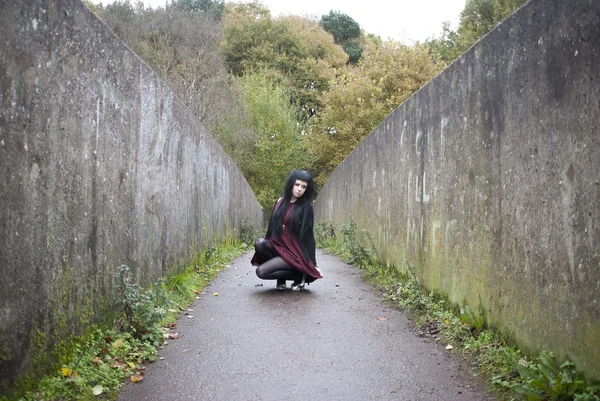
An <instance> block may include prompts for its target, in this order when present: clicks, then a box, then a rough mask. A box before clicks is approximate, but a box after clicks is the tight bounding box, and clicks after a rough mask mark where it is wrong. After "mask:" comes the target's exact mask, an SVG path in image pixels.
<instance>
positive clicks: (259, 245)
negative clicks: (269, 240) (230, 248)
mask: <svg viewBox="0 0 600 401" xmlns="http://www.w3.org/2000/svg"><path fill="white" fill-rule="evenodd" d="M265 241H266V240H265V239H264V238H257V239H256V241H254V248H256V250H257V251H259V250H260V251H262V250H263V249H264V247H265Z"/></svg>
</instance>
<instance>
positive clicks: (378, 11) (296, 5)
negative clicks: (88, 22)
mask: <svg viewBox="0 0 600 401" xmlns="http://www.w3.org/2000/svg"><path fill="white" fill-rule="evenodd" d="M92 1H94V2H96V3H104V4H106V3H107V2H108V3H110V2H111V1H110V0H92ZM143 1H144V3H145V4H148V5H151V6H152V7H157V6H161V7H164V5H165V1H167V0H143ZM169 1H170V0H169ZM227 1H228V0H227ZM261 2H262V3H263V4H264V5H265V6H267V7H268V8H269V10H271V14H272V15H273V16H275V17H276V16H278V15H281V14H294V15H300V16H304V15H315V16H317V17H320V16H321V15H323V14H327V13H329V11H330V10H336V11H340V12H342V13H344V14H348V15H349V16H350V17H352V18H353V19H354V20H355V21H356V22H358V23H359V25H360V27H361V28H362V29H363V30H364V31H365V32H367V33H374V34H378V35H380V36H381V37H382V38H383V39H388V38H392V39H396V40H401V41H403V42H405V43H412V42H414V41H417V40H419V41H423V40H425V39H427V38H428V37H432V36H439V35H440V34H441V32H442V22H444V21H450V23H451V24H452V26H453V27H454V28H456V26H457V25H458V19H459V15H460V12H461V10H462V9H463V7H464V5H465V0H362V1H356V0H262V1H261ZM132 3H135V0H132Z"/></svg>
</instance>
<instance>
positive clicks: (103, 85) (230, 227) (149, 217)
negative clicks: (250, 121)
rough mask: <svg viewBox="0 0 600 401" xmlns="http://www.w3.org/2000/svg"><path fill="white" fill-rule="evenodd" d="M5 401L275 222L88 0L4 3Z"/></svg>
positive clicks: (0, 143)
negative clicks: (131, 306) (185, 273)
mask: <svg viewBox="0 0 600 401" xmlns="http://www.w3.org/2000/svg"><path fill="white" fill-rule="evenodd" d="M0 204H1V205H2V207H1V208H0V288H2V290H1V295H0V378H1V379H0V393H3V392H4V390H5V389H6V388H7V386H8V384H9V383H10V381H11V379H12V378H13V377H14V376H15V375H18V374H20V373H22V372H28V369H29V368H30V367H31V365H32V360H33V358H35V357H36V356H37V355H39V354H40V353H41V354H42V355H43V354H45V351H46V350H47V349H49V347H50V345H51V344H52V343H53V341H54V340H55V339H60V338H63V337H64V336H65V335H68V334H76V333H81V329H82V327H84V326H85V325H86V324H87V323H89V322H92V321H98V320H99V319H101V318H102V317H103V316H105V315H104V313H105V312H106V311H107V310H110V308H111V305H112V303H113V297H114V295H115V294H114V288H113V287H114V277H113V273H114V270H115V267H117V266H119V265H121V264H127V265H129V266H130V267H131V269H132V271H133V272H134V275H135V278H136V279H137V281H138V282H140V283H148V282H150V281H155V280H156V279H158V278H159V277H161V276H162V275H163V274H165V273H167V271H168V270H170V269H175V268H177V267H179V266H181V263H183V262H185V261H187V260H189V259H190V258H191V256H192V255H193V253H194V252H199V251H201V250H202V248H203V246H204V245H205V244H206V243H207V242H208V241H213V240H218V239H219V238H223V237H224V236H225V235H226V234H227V233H228V232H229V233H232V234H233V233H235V231H236V230H239V228H240V226H241V224H242V222H243V221H244V220H245V219H246V218H248V221H247V223H248V225H249V226H254V227H262V224H263V223H262V211H261V208H260V206H259V204H258V202H257V201H256V199H255V197H254V195H253V193H252V191H251V189H250V187H249V185H248V184H247V182H246V181H245V179H244V178H243V176H242V175H241V173H240V171H239V170H238V168H237V166H236V165H235V164H234V163H233V161H232V160H231V159H230V158H229V157H228V156H227V155H226V154H225V153H224V151H223V150H222V149H221V148H220V146H219V145H218V144H217V143H216V142H215V140H214V139H213V138H212V137H211V135H210V134H209V133H208V132H207V131H206V129H205V128H204V127H203V126H202V125H201V124H200V123H199V122H198V121H197V119H195V118H194V116H193V115H192V114H191V113H190V111H189V110H188V109H187V108H186V107H185V106H184V105H183V104H182V103H181V102H180V101H179V100H178V99H176V98H175V97H174V96H173V93H172V92H171V91H170V90H169V89H168V88H167V87H166V86H165V85H164V84H163V83H161V82H160V81H159V80H158V79H157V77H156V76H155V75H154V74H153V73H152V72H151V71H150V70H149V69H148V68H147V66H146V65H145V64H144V63H142V62H141V61H140V60H139V59H138V58H137V56H135V55H134V54H133V53H132V52H131V51H130V50H129V49H128V48H127V47H126V46H125V45H124V44H123V43H122V42H121V41H120V40H119V39H118V38H117V37H116V36H114V35H113V34H112V32H110V30H109V29H108V28H107V27H106V26H104V24H102V23H101V22H100V21H99V20H98V19H97V18H96V17H95V16H94V15H93V14H92V13H91V12H90V11H89V10H88V9H87V8H86V7H85V6H84V5H83V4H82V3H81V2H80V1H78V0H61V1H43V0H36V1H2V2H0Z"/></svg>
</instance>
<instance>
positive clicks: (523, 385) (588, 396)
mask: <svg viewBox="0 0 600 401" xmlns="http://www.w3.org/2000/svg"><path fill="white" fill-rule="evenodd" d="M516 369H517V372H518V373H519V380H518V381H516V382H509V381H502V382H500V383H499V384H501V385H504V386H506V387H509V388H512V389H513V390H515V391H516V392H517V393H519V394H521V395H522V396H523V398H524V399H526V400H528V401H542V400H552V401H569V400H580V401H583V400H594V401H598V400H599V399H600V383H598V382H593V383H588V382H587V381H586V379H585V377H584V376H583V374H582V373H581V372H580V371H578V370H577V369H576V368H575V365H574V364H573V363H572V362H569V361H565V362H563V363H562V364H561V365H558V364H557V363H556V361H555V359H554V356H553V355H552V353H550V352H542V353H540V355H539V357H538V358H536V360H534V361H530V362H528V361H527V360H525V359H521V360H519V363H518V364H517V365H516Z"/></svg>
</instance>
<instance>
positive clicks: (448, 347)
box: [446, 344, 454, 349]
mask: <svg viewBox="0 0 600 401" xmlns="http://www.w3.org/2000/svg"><path fill="white" fill-rule="evenodd" d="M452 348H454V347H453V346H451V345H450V344H448V345H446V349H452Z"/></svg>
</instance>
